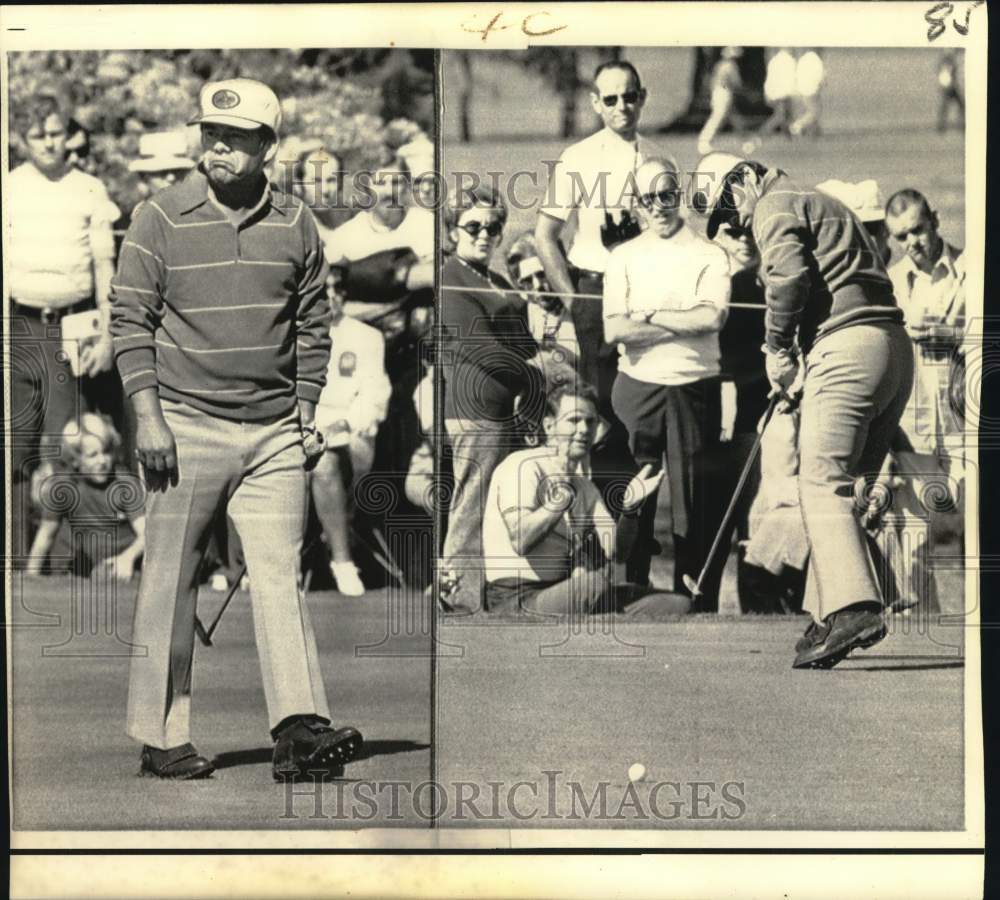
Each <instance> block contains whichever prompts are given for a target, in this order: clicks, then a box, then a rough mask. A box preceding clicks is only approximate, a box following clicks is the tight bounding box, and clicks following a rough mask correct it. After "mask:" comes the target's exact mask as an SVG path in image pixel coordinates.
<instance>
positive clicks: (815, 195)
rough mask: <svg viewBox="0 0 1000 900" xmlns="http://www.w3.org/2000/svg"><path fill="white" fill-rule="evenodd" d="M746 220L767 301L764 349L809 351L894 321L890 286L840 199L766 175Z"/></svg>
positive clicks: (863, 233) (859, 226)
mask: <svg viewBox="0 0 1000 900" xmlns="http://www.w3.org/2000/svg"><path fill="white" fill-rule="evenodd" d="M761 189H762V192H763V193H762V196H761V198H760V200H759V201H758V202H757V206H756V208H755V209H754V214H753V226H752V227H753V236H754V240H755V241H756V242H757V246H758V247H759V249H760V254H761V266H760V276H761V280H762V281H763V282H764V288H765V292H766V296H767V320H766V321H767V344H768V346H769V347H770V348H771V349H773V350H778V349H781V348H785V347H790V346H791V345H792V343H793V342H794V340H795V335H796V329H798V339H799V345H800V346H801V347H802V349H803V350H804V351H808V350H809V348H810V347H811V346H812V344H813V343H814V342H815V341H816V340H818V339H819V338H821V337H823V336H825V335H827V334H830V333H831V332H833V331H836V330H838V329H839V328H843V327H845V326H847V325H854V324H859V323H862V322H875V321H883V322H884V321H894V322H901V321H902V320H903V313H902V311H901V310H900V309H899V307H898V306H897V304H896V300H895V299H894V297H893V294H892V282H891V281H890V280H889V275H888V273H887V272H886V270H885V266H884V265H882V260H881V259H880V258H879V254H878V249H877V248H876V246H875V243H874V241H873V240H872V238H871V236H870V235H869V234H868V232H867V231H865V227H864V225H862V224H861V222H860V221H858V219H857V217H856V216H855V215H854V214H853V213H852V212H851V211H850V210H849V209H848V208H847V207H846V206H844V204H843V203H841V202H840V201H839V200H835V199H834V198H833V197H830V196H828V195H827V194H824V193H822V192H821V191H816V190H807V189H803V188H800V187H798V186H797V185H795V184H794V183H793V182H792V181H791V179H789V178H788V176H786V175H785V174H784V173H783V172H768V173H767V174H766V175H765V176H764V180H763V182H762V184H761Z"/></svg>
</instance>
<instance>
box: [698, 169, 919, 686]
mask: <svg viewBox="0 0 1000 900" xmlns="http://www.w3.org/2000/svg"><path fill="white" fill-rule="evenodd" d="M695 178H696V179H697V183H698V186H697V187H696V188H695V189H694V195H693V197H692V204H693V205H694V206H695V208H697V209H700V210H703V211H704V212H706V213H707V214H708V216H709V218H708V223H707V228H706V233H707V235H708V236H709V238H712V237H714V235H715V234H716V232H717V231H718V229H719V228H720V227H722V225H723V224H726V223H728V224H729V225H730V226H731V228H732V227H735V229H736V230H739V231H744V232H746V231H749V232H751V234H752V236H753V239H754V242H755V243H756V245H757V247H758V249H759V251H760V255H761V268H760V275H761V279H762V280H763V282H764V287H765V296H766V300H767V312H766V318H765V326H766V340H765V345H764V351H765V353H766V366H767V374H768V379H769V380H770V382H771V385H772V387H773V388H774V389H775V390H776V391H779V392H781V393H783V394H785V393H787V392H789V390H790V389H792V388H793V385H795V384H796V383H797V379H798V376H799V369H800V366H802V365H804V369H805V373H804V375H805V377H804V381H803V382H802V400H801V420H800V430H799V495H800V498H801V505H802V517H803V522H804V525H805V529H806V533H807V536H808V537H809V541H810V558H809V576H808V581H807V585H806V596H805V601H804V604H803V605H804V608H805V609H806V610H807V611H808V612H810V613H811V614H812V616H813V620H814V621H813V623H812V624H811V625H810V627H809V628H808V629H807V631H806V633H805V635H803V637H802V638H801V639H800V641H799V642H798V644H797V645H796V650H797V656H796V658H795V661H794V663H793V666H794V668H830V667H831V666H834V665H836V664H837V663H838V662H840V661H841V660H842V659H844V658H845V657H846V656H847V655H848V654H849V653H850V652H851V650H853V649H856V648H864V647H870V646H872V645H873V644H875V643H877V642H878V641H880V640H881V639H882V638H883V637H884V636H885V633H886V629H885V624H884V621H883V598H882V594H881V591H880V589H879V586H878V583H877V581H876V579H875V575H874V570H873V567H872V564H871V560H870V558H869V551H868V546H867V540H866V534H865V532H864V529H863V528H862V525H861V522H860V517H859V513H860V512H862V511H863V510H864V508H865V507H866V506H867V504H866V503H865V502H864V494H865V491H864V490H863V486H864V485H863V482H861V481H860V479H862V478H864V479H865V480H874V478H875V477H876V476H877V475H878V472H879V470H880V468H881V466H882V462H883V460H884V459H885V456H886V453H887V452H888V450H889V443H890V440H891V438H892V436H893V434H894V432H895V431H896V428H897V426H898V424H899V420H900V417H901V415H902V413H903V408H904V406H905V405H906V400H907V398H908V397H909V394H910V388H911V385H912V383H913V350H912V348H911V347H910V342H909V339H908V337H907V334H906V331H905V329H904V328H903V324H902V323H903V314H902V311H901V310H900V309H899V307H898V305H897V303H896V300H895V297H894V296H893V287H892V282H891V281H890V279H889V276H888V274H887V273H886V270H885V265H884V264H883V262H882V259H881V256H880V254H879V250H878V247H877V246H876V244H875V242H874V240H873V239H872V236H871V235H870V234H869V233H868V232H867V231H866V230H865V228H864V226H863V225H862V224H861V222H860V221H859V220H858V218H857V217H856V216H855V215H853V214H852V213H851V211H850V210H849V209H848V208H847V207H846V206H844V204H843V203H841V202H840V201H839V200H837V199H835V198H834V197H831V196H829V195H828V194H824V193H822V192H821V191H818V190H808V189H804V188H802V187H800V186H798V185H797V184H796V183H795V182H793V181H792V180H791V179H790V178H789V177H788V176H787V175H786V174H785V173H784V172H782V171H781V170H780V169H769V168H767V167H766V166H763V165H761V164H760V163H757V162H751V161H748V160H744V159H740V158H739V157H736V156H732V155H730V154H727V153H712V154H709V155H708V156H706V157H705V158H704V159H702V160H701V162H700V163H699V164H698V169H697V172H696V173H695ZM859 487H860V488H862V490H861V494H862V499H861V502H857V501H856V500H855V494H856V492H857V491H858V488H859Z"/></svg>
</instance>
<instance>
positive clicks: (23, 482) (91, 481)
mask: <svg viewBox="0 0 1000 900" xmlns="http://www.w3.org/2000/svg"><path fill="white" fill-rule="evenodd" d="M194 99H195V98H191V102H192V104H193V102H194ZM11 123H12V127H11V132H12V138H13V140H14V142H15V145H16V147H17V150H18V154H17V155H19V156H20V158H21V159H23V162H20V163H19V164H17V165H16V166H15V167H14V168H13V170H12V171H11V172H10V173H9V176H8V179H7V184H6V187H5V197H6V199H7V202H8V204H9V205H8V207H7V208H8V210H9V217H8V223H7V230H6V238H7V239H8V249H9V253H8V259H9V260H10V269H9V282H8V287H9V290H10V298H11V300H10V320H9V321H10V323H11V325H10V327H11V353H12V358H11V366H10V368H9V370H8V371H9V372H10V379H9V380H10V391H11V400H12V415H11V420H10V427H11V432H12V434H11V437H12V441H11V443H12V451H13V469H12V494H11V512H12V516H11V518H12V525H13V531H12V538H13V552H14V558H15V560H17V561H18V562H17V564H18V565H21V566H23V567H24V568H25V569H26V571H27V572H28V573H29V574H49V573H55V572H59V571H70V570H71V571H74V572H76V573H78V574H89V573H91V572H94V571H97V569H98V568H101V569H102V570H104V569H105V568H107V567H108V566H109V565H110V566H111V570H112V572H113V573H115V574H116V576H117V577H118V578H119V579H122V580H128V579H130V578H131V577H132V576H133V574H134V573H135V572H136V571H137V570H138V568H139V567H140V566H141V562H142V552H143V542H142V534H143V529H142V515H141V513H142V503H141V498H140V501H139V503H138V505H135V504H133V505H132V506H128V505H126V507H125V508H114V503H110V501H109V500H108V498H111V499H114V498H115V497H118V496H120V493H121V492H120V491H119V492H118V493H116V491H115V490H114V486H115V485H116V484H118V485H120V486H121V488H122V490H125V491H126V492H128V491H131V492H132V493H136V492H138V493H139V494H140V495H141V493H142V489H141V487H139V486H138V482H137V481H136V477H135V476H137V475H141V472H140V469H139V466H138V463H137V460H136V456H135V452H134V448H135V445H134V439H135V430H136V423H135V420H134V415H133V411H132V405H131V404H130V403H128V402H127V401H126V399H125V394H126V393H127V391H123V387H122V377H121V376H120V374H119V371H118V368H117V367H116V365H115V360H114V353H113V350H112V341H111V332H110V320H111V312H110V310H111V307H110V300H109V298H110V295H111V290H110V289H111V282H112V276H113V273H114V271H115V267H116V263H117V260H118V257H119V254H120V253H121V252H122V250H123V247H127V245H128V243H129V240H130V239H129V238H128V237H127V236H125V226H127V225H128V224H129V223H130V222H134V221H136V219H137V218H138V216H139V215H140V213H141V210H142V207H144V206H145V205H146V204H150V203H152V204H154V205H155V204H157V200H156V198H157V196H158V195H159V194H160V192H162V191H163V190H165V189H168V188H171V187H173V186H176V185H180V184H183V183H185V180H186V179H190V178H195V177H200V173H203V153H204V151H203V149H202V148H203V147H204V146H205V145H204V142H203V140H202V136H201V135H199V131H198V126H197V125H193V126H189V127H188V128H187V129H186V130H185V129H182V128H181V129H175V130H172V131H158V130H149V131H147V132H146V133H144V134H142V135H141V136H140V138H139V141H138V153H137V154H136V155H135V156H134V158H133V159H131V160H130V161H129V164H128V170H129V172H130V173H132V176H133V177H134V178H135V180H136V185H137V196H138V198H139V202H138V203H137V204H136V206H135V207H134V208H132V209H121V208H119V207H118V206H117V205H116V204H115V203H114V202H113V201H112V199H111V197H110V196H109V191H108V188H107V186H106V185H105V184H104V183H103V182H102V180H101V174H102V173H101V171H100V170H99V169H98V168H97V167H95V166H94V164H93V163H94V160H93V158H92V156H89V155H88V153H87V152H86V149H85V148H86V142H87V135H86V131H85V130H83V129H81V128H80V127H79V126H78V125H77V117H76V116H75V111H74V110H73V109H71V108H67V107H66V106H65V103H64V99H63V98H62V97H61V96H59V95H58V94H57V92H53V93H46V92H40V93H37V94H34V95H32V96H26V97H22V98H20V99H19V101H18V103H17V104H16V106H15V108H14V109H12V112H11ZM279 137H280V138H281V140H280V143H279V144H278V145H277V150H276V152H275V154H274V155H273V157H272V158H271V159H270V160H269V163H268V166H267V174H268V178H269V180H270V182H271V185H272V187H274V188H275V189H284V190H286V191H288V192H289V193H290V194H291V195H293V196H295V197H298V198H300V199H301V200H302V201H303V202H304V203H305V204H306V206H307V207H308V208H309V209H310V211H311V216H312V218H313V220H314V221H315V223H316V226H317V229H318V232H319V235H320V238H321V240H322V242H323V246H324V250H325V257H326V259H325V270H326V271H327V273H328V274H327V275H326V276H325V279H324V282H323V291H324V294H325V299H326V301H328V303H329V305H330V309H331V311H332V323H331V326H330V329H329V332H330V333H329V338H330V340H331V341H332V347H333V350H332V353H331V356H330V359H329V364H328V366H327V372H326V379H325V384H326V386H325V388H324V390H323V392H322V394H321V396H320V397H319V401H318V404H317V417H316V422H317V427H318V428H319V429H320V431H321V433H322V435H323V436H324V437H325V446H326V448H327V450H326V452H325V453H324V454H323V456H322V458H321V460H320V462H319V464H318V465H317V466H316V468H315V470H314V471H313V472H312V473H311V475H310V493H311V497H312V504H311V510H312V511H311V513H310V531H309V538H308V540H307V542H306V544H307V548H311V552H312V557H311V559H312V563H313V565H312V568H313V569H315V570H316V572H314V573H313V574H318V575H319V576H320V579H321V580H322V579H324V578H326V579H328V580H329V579H331V578H332V581H333V584H334V585H335V586H336V587H337V588H338V589H339V590H340V591H341V592H343V593H345V594H348V595H352V596H359V595H362V594H363V593H364V592H365V583H364V582H365V580H366V579H367V580H368V581H369V584H376V583H379V582H380V581H381V580H382V579H384V578H385V577H386V572H390V573H393V574H395V575H400V574H402V575H403V576H405V577H409V576H410V575H413V577H414V578H415V579H416V580H420V579H426V577H427V572H428V570H429V565H430V561H429V560H424V561H417V562H415V563H413V565H412V566H411V565H409V563H410V562H412V561H407V560H403V559H400V560H396V559H395V558H394V556H393V551H392V550H391V548H389V547H388V545H387V543H386V539H385V535H384V530H385V526H384V521H383V519H382V517H381V516H380V515H379V514H378V512H377V511H373V510H371V509H365V510H358V509H356V508H355V504H354V503H353V502H352V498H353V496H354V495H355V492H356V490H357V488H358V486H359V484H360V483H361V482H362V481H363V480H364V479H365V478H366V477H367V478H369V479H380V480H383V481H387V482H390V483H391V490H392V491H394V492H396V493H397V494H398V498H399V502H398V504H397V507H398V508H402V509H403V510H404V511H407V510H408V511H409V512H410V513H412V514H413V515H416V516H418V518H419V517H424V518H425V519H427V521H428V526H427V527H429V518H428V505H427V496H429V491H428V490H427V489H426V486H425V485H424V483H423V481H422V480H421V479H420V478H417V479H408V477H407V476H408V474H409V470H410V465H411V460H412V459H414V458H415V459H416V467H417V469H418V470H421V471H423V472H424V474H426V465H424V467H423V469H421V465H423V461H424V460H425V458H426V453H427V450H426V446H425V439H424V436H423V429H422V427H421V421H420V411H419V410H418V409H417V405H416V403H417V397H418V395H419V393H420V392H419V391H418V388H419V387H420V386H421V385H422V383H423V382H424V381H425V379H426V378H428V377H429V372H430V368H429V366H430V362H431V359H430V354H429V352H428V351H427V350H426V345H427V344H428V342H429V337H430V335H431V332H432V328H433V291H432V287H433V248H434V220H433V214H432V212H431V211H430V210H429V208H427V206H426V204H425V205H424V206H423V207H421V206H419V205H418V204H417V203H416V202H415V200H414V197H413V193H412V190H411V188H412V185H413V184H414V182H416V183H417V190H421V189H422V188H421V186H420V183H419V177H416V176H421V175H425V174H427V173H429V172H431V171H432V170H433V144H432V143H431V141H430V139H429V138H428V137H427V136H426V135H424V134H423V133H422V132H419V131H417V130H415V129H410V130H409V132H408V133H407V135H406V141H405V143H399V142H394V144H393V145H389V144H386V145H383V146H382V147H381V150H380V153H381V157H380V160H379V161H378V162H377V163H376V164H375V165H374V166H372V167H370V168H369V169H367V170H365V171H363V172H348V171H346V163H345V159H344V157H343V152H342V151H341V150H340V149H339V147H338V146H330V145H329V141H324V139H323V138H320V137H315V138H313V137H307V136H303V135H298V134H293V135H280V136H279ZM81 148H83V149H81ZM88 170H89V171H88ZM358 185H363V186H364V188H365V190H364V191H363V194H362V193H359V191H358V190H357V188H358ZM233 328H234V330H238V329H239V328H240V324H239V323H238V322H234V324H233ZM160 352H163V351H162V350H161V351H160ZM428 424H429V423H428V422H427V420H426V415H425V420H424V425H425V426H427V425H428ZM411 483H412V484H414V485H416V486H417V487H416V488H414V489H413V490H410V491H409V492H407V491H406V488H405V485H407V484H411ZM60 486H62V488H64V489H63V490H60ZM101 486H103V487H101ZM67 491H68V492H69V494H67ZM98 493H100V494H101V496H102V497H104V499H103V500H101V501H100V502H98V498H97V494H98ZM70 494H71V495H72V497H71V498H70V497H69V495H70ZM92 494H93V495H94V496H91V495H92ZM407 494H408V496H407ZM408 497H409V499H408ZM102 504H103V506H102ZM98 507H100V511H99V514H98V513H97V512H95V510H97V509H98ZM123 510H124V511H123ZM87 523H90V524H89V525H88V524H87ZM95 523H99V524H95ZM84 531H86V532H87V534H88V536H87V538H86V540H84V539H83V537H82V535H83V532H84ZM97 533H100V534H101V535H103V537H102V538H101V539H100V540H97V539H96V538H94V534H97ZM123 542H124V546H120V545H121V544H122V543H123ZM358 554H360V555H361V559H360V560H357V559H356V557H357V556H358ZM327 563H328V566H327ZM400 566H402V567H403V569H405V570H407V571H404V572H402V573H401V571H400ZM383 570H385V571H383ZM201 577H202V579H203V580H205V581H207V582H208V583H209V584H210V585H211V586H213V587H215V588H217V589H219V590H225V589H227V588H230V587H234V586H236V585H238V584H239V583H240V582H241V581H242V583H243V586H244V587H246V586H247V580H246V567H245V562H244V559H243V553H242V547H241V543H240V539H239V536H238V534H237V532H236V530H235V529H234V528H233V524H232V521H231V520H230V521H227V520H226V518H225V517H222V520H221V521H220V522H218V523H216V526H215V527H214V529H213V535H212V540H211V551H210V552H209V553H208V554H207V556H206V564H205V567H204V571H203V572H202V576H201Z"/></svg>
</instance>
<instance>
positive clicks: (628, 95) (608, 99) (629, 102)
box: [601, 91, 642, 108]
mask: <svg viewBox="0 0 1000 900" xmlns="http://www.w3.org/2000/svg"><path fill="white" fill-rule="evenodd" d="M641 96H642V91H625V93H624V94H607V95H606V96H604V97H601V103H603V104H604V105H605V106H607V107H608V108H610V107H612V106H617V105H618V98H619V97H621V99H622V100H624V101H625V105H626V106H635V105H636V103H638V102H639V98H640V97H641Z"/></svg>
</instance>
